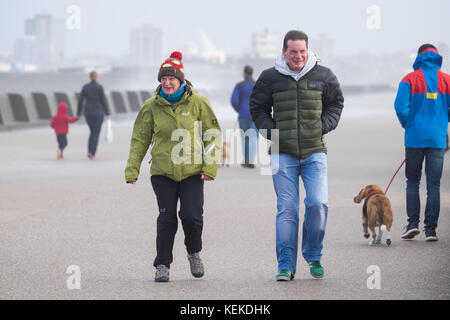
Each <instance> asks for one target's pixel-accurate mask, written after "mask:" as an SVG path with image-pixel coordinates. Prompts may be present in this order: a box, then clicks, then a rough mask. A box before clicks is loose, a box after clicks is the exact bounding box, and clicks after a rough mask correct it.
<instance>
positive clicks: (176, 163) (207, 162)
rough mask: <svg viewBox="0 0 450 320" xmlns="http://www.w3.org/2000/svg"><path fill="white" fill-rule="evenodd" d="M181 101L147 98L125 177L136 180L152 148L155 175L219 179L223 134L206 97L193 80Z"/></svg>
mask: <svg viewBox="0 0 450 320" xmlns="http://www.w3.org/2000/svg"><path fill="white" fill-rule="evenodd" d="M186 83H187V85H186V86H185V93H184V94H183V97H182V98H181V100H180V101H179V102H177V103H175V104H173V105H172V104H170V103H169V102H168V101H167V100H166V99H164V98H162V97H161V96H160V95H159V92H160V90H161V85H159V86H158V88H157V89H156V94H155V96H153V97H152V98H150V99H148V100H147V101H145V103H144V105H143V106H142V108H141V110H140V111H139V113H138V115H137V117H136V120H135V122H134V127H133V133H132V136H131V144H130V154H129V157H128V162H127V166H126V168H125V180H126V181H127V182H128V181H136V180H137V178H138V176H139V171H140V167H141V163H142V160H143V159H144V157H145V154H146V153H147V150H148V148H149V147H151V151H150V154H151V158H152V160H151V168H150V174H151V175H163V176H166V177H168V178H170V179H172V180H174V181H181V180H184V179H186V178H188V177H190V176H193V175H196V174H205V175H208V176H210V177H211V178H213V179H215V177H216V174H217V169H218V167H219V161H220V159H219V157H220V146H221V141H222V133H221V130H220V126H219V123H218V121H217V118H216V116H215V114H214V111H213V110H212V108H211V105H210V103H209V101H208V99H206V98H205V97H202V96H201V95H199V94H197V93H196V92H195V90H194V89H193V87H192V84H191V83H190V82H189V81H186Z"/></svg>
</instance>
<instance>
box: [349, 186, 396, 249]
mask: <svg viewBox="0 0 450 320" xmlns="http://www.w3.org/2000/svg"><path fill="white" fill-rule="evenodd" d="M363 199H366V200H365V201H364V205H363V208H362V221H363V223H362V225H363V231H364V237H365V238H366V239H367V238H369V231H368V229H370V231H371V233H372V239H371V240H370V242H369V246H372V245H374V244H381V238H382V236H383V232H386V244H387V245H388V246H389V245H391V242H392V239H391V226H392V221H393V214H392V207H391V202H390V201H389V199H388V197H386V195H385V194H384V192H383V190H381V188H380V187H379V186H377V185H376V184H369V185H368V186H365V187H364V188H362V189H361V191H360V192H359V193H358V195H356V196H355V197H354V198H353V202H355V203H361V201H362V200H363ZM375 228H377V229H378V234H377V232H376V230H375Z"/></svg>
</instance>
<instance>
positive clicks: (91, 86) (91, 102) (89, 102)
mask: <svg viewBox="0 0 450 320" xmlns="http://www.w3.org/2000/svg"><path fill="white" fill-rule="evenodd" d="M89 77H90V79H91V82H89V83H87V84H85V85H84V86H83V88H82V89H81V93H80V98H79V100H78V110H77V116H78V117H79V116H80V115H81V113H82V112H83V109H84V116H85V117H86V122H87V124H88V126H89V130H90V132H91V133H90V135H89V140H88V154H87V156H88V158H89V159H91V160H94V159H95V154H96V152H97V145H98V139H99V136H100V131H101V129H102V123H103V120H104V118H105V114H106V116H107V117H108V118H109V116H110V114H111V113H110V111H109V106H108V102H107V100H106V96H105V92H104V90H103V86H102V85H100V84H99V83H98V73H97V72H95V71H92V72H91V73H90V74H89Z"/></svg>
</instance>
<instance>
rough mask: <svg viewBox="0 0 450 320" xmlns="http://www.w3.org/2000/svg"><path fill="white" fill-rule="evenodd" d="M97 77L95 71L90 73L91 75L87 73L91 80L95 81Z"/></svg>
mask: <svg viewBox="0 0 450 320" xmlns="http://www.w3.org/2000/svg"><path fill="white" fill-rule="evenodd" d="M97 77H98V73H97V72H96V71H91V73H89V78H90V79H91V80H95V79H97Z"/></svg>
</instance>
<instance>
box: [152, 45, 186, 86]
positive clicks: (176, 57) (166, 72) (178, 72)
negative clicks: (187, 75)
mask: <svg viewBox="0 0 450 320" xmlns="http://www.w3.org/2000/svg"><path fill="white" fill-rule="evenodd" d="M182 58H183V55H182V54H181V52H179V51H174V52H172V53H171V55H170V57H169V58H168V59H166V61H164V62H163V63H162V64H161V67H160V68H159V72H158V81H159V82H161V78H162V77H164V76H172V77H175V78H177V79H178V80H180V83H184V69H183V64H182V63H181V60H182Z"/></svg>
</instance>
